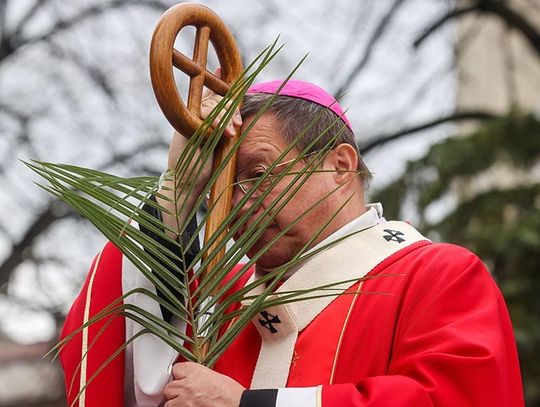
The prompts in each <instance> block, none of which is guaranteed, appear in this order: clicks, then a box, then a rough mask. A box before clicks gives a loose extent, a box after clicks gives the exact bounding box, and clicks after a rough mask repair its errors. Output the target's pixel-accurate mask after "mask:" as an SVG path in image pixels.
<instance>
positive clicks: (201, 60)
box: [150, 4, 243, 279]
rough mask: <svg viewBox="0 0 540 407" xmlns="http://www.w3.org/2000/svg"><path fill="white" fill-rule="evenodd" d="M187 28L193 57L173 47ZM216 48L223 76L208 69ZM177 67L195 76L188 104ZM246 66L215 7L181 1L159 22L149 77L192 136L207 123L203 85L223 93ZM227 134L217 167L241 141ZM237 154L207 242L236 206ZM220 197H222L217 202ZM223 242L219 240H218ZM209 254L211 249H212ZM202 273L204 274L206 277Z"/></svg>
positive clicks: (222, 184)
mask: <svg viewBox="0 0 540 407" xmlns="http://www.w3.org/2000/svg"><path fill="white" fill-rule="evenodd" d="M186 26H194V27H195V28H196V30H197V31H196V36H195V44H194V50H193V59H190V58H188V57H187V56H185V55H184V54H182V53H180V52H179V51H177V50H176V49H175V48H174V42H175V40H176V37H177V36H178V34H179V32H180V30H181V29H182V28H184V27H186ZM209 43H211V44H212V45H213V47H214V49H215V51H216V54H217V57H218V60H219V64H220V66H221V78H219V77H217V76H216V75H214V74H213V73H211V72H209V71H208V70H207V68H206V62H207V52H208V45H209ZM174 68H177V69H180V70H181V71H183V72H184V73H186V74H187V75H188V76H189V77H190V84H189V94H188V100H187V105H186V104H185V103H184V102H183V101H182V98H181V97H180V94H179V92H178V89H177V87H176V82H175V79H174V71H173V70H174ZM242 71H243V67H242V62H241V59H240V54H239V52H238V47H237V45H236V42H235V41H234V38H233V36H232V34H231V32H230V31H229V30H228V29H227V27H226V26H225V24H224V23H223V21H222V20H221V19H220V18H219V17H218V16H217V15H216V14H215V13H214V12H213V11H211V10H210V9H208V8H207V7H204V6H201V5H198V4H178V5H176V6H174V7H172V8H170V9H169V10H168V11H167V12H166V13H165V14H164V15H163V16H162V17H161V19H160V21H159V22H158V24H157V26H156V29H155V31H154V35H153V37H152V43H151V48H150V75H151V79H152V86H153V88H154V93H155V95H156V98H157V100H158V103H159V106H160V107H161V110H162V111H163V113H164V115H165V117H166V118H167V120H168V121H169V123H170V124H171V125H172V126H173V127H174V128H175V129H176V130H177V131H178V132H179V133H181V134H182V135H184V136H186V137H191V136H192V135H193V134H194V133H195V131H196V130H197V129H198V128H199V126H201V125H202V123H203V121H202V120H201V99H202V94H203V87H205V86H206V87H207V88H209V89H211V90H212V91H214V92H215V93H217V94H219V95H222V96H224V95H225V94H226V93H227V91H228V90H229V87H230V86H231V85H232V83H233V82H234V81H235V80H236V79H238V78H239V77H240V75H241V74H242ZM238 131H239V130H237V133H236V136H235V137H224V138H223V139H222V140H221V141H220V143H219V144H218V146H217V148H216V151H215V152H214V162H213V168H214V169H216V168H218V167H219V166H220V165H222V163H223V161H225V157H227V155H228V154H229V153H230V151H231V150H232V149H233V147H234V145H235V143H236V141H237V139H238V136H239V134H238ZM235 167H236V155H234V156H233V158H232V159H230V160H229V161H228V162H227V163H226V166H225V168H224V169H223V171H222V172H221V173H220V175H219V177H218V178H217V180H216V182H215V183H214V185H213V186H212V190H211V202H210V205H209V207H211V208H213V209H212V212H211V214H210V216H209V218H208V220H207V223H206V229H205V243H206V242H207V241H208V240H209V239H210V237H212V236H213V235H214V233H216V230H217V229H218V228H219V226H220V225H221V224H222V223H223V221H224V219H225V218H226V217H227V215H228V214H229V212H230V210H231V202H232V195H233V188H232V184H233V182H234V176H235ZM215 200H218V201H217V202H215ZM215 244H216V245H219V239H218V241H217V242H216V243H215ZM224 251H225V249H224V246H223V249H222V250H221V251H220V252H219V254H218V255H217V256H215V257H214V258H213V261H212V262H211V263H210V265H209V267H208V270H210V273H211V270H212V269H213V268H214V266H215V265H216V264H217V263H218V262H219V261H220V260H221V258H222V257H223V254H224ZM207 252H209V251H207ZM205 277H206V276H205V275H203V276H202V277H201V278H202V279H204V278H205Z"/></svg>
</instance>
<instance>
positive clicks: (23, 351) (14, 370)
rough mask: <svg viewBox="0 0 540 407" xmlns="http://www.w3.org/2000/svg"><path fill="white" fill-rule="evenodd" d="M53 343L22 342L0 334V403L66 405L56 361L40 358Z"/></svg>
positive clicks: (6, 405) (6, 406)
mask: <svg viewBox="0 0 540 407" xmlns="http://www.w3.org/2000/svg"><path fill="white" fill-rule="evenodd" d="M51 346H52V344H51V343H50V342H47V343H37V344H32V345H24V344H20V343H16V342H13V341H11V340H9V339H8V338H6V337H4V336H1V335H0V407H15V406H17V407H38V406H39V407H59V406H64V405H65V401H64V400H65V399H64V385H63V383H64V382H63V375H62V371H61V370H60V367H59V365H58V363H56V362H55V363H53V362H51V360H50V358H47V359H43V355H45V354H46V353H47V352H48V351H49V350H50V349H51Z"/></svg>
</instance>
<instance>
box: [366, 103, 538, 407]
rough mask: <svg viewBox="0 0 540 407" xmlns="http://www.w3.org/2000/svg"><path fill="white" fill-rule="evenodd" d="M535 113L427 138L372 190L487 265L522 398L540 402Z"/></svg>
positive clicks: (392, 208) (388, 206)
mask: <svg viewBox="0 0 540 407" xmlns="http://www.w3.org/2000/svg"><path fill="white" fill-rule="evenodd" d="M539 166H540V118H538V117H536V116H535V115H533V114H531V113H524V112H522V111H520V110H518V109H514V110H512V111H510V112H509V113H508V115H506V116H505V117H502V118H500V119H496V120H492V121H490V122H488V123H486V124H485V125H483V126H481V127H480V128H479V129H478V130H477V131H474V132H473V133H471V134H468V135H466V136H463V137H452V138H448V139H446V140H444V141H441V142H439V143H436V144H435V145H433V146H432V147H431V148H430V149H429V151H428V152H427V154H426V155H425V156H423V157H422V158H420V159H419V160H416V161H411V162H409V163H408V164H407V168H406V170H405V172H404V173H403V175H402V176H401V177H399V178H398V179H397V180H396V181H394V182H393V183H391V184H390V185H388V186H387V187H386V188H385V189H383V190H381V191H379V192H377V193H376V194H375V196H374V199H375V200H380V201H382V202H385V211H386V213H387V215H388V216H389V217H390V218H405V219H407V218H409V219H410V218H412V219H414V222H415V224H416V225H418V226H419V228H420V229H421V230H422V231H423V232H425V233H427V234H428V236H430V237H431V238H433V240H437V241H441V240H442V241H447V242H452V243H456V244H459V245H463V246H465V247H468V248H470V249H471V250H472V251H474V252H475V253H476V254H478V255H479V256H480V257H481V258H482V259H483V260H484V261H485V262H486V264H487V266H488V268H489V269H490V270H491V271H492V273H493V275H494V277H495V279H496V280H497V282H498V283H499V286H500V287H501V290H502V292H503V294H504V296H505V298H506V301H507V304H508V307H509V311H510V314H511V316H512V320H513V323H514V329H515V333H516V339H517V342H518V345H519V354H520V360H521V368H522V373H523V377H524V385H525V390H526V394H527V401H528V405H531V406H532V405H538V403H540V392H539V388H538V383H540V297H539V296H538V293H539V292H540V274H539V273H538V264H540V182H539V179H540V177H539V174H538V170H539V168H540V167H539Z"/></svg>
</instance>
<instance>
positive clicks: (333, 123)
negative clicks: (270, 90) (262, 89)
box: [240, 93, 372, 188]
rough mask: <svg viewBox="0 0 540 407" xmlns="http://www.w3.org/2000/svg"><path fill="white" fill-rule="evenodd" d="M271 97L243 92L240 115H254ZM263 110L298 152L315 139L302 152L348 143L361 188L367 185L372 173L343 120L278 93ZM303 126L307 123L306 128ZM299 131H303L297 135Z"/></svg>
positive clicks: (333, 114)
mask: <svg viewBox="0 0 540 407" xmlns="http://www.w3.org/2000/svg"><path fill="white" fill-rule="evenodd" d="M272 97H273V95H272V94H266V93H253V94H246V95H245V97H244V104H243V105H242V108H241V110H240V113H241V115H242V117H244V118H247V117H250V116H254V115H256V114H257V113H258V112H259V111H260V110H261V109H263V108H264V107H265V106H266V104H267V103H268V101H269V100H270V98H272ZM265 113H271V114H273V115H274V116H275V117H276V118H277V119H278V121H279V123H280V125H281V129H280V130H281V134H282V136H283V139H284V140H285V141H286V142H288V143H293V142H295V141H296V147H297V148H298V149H299V150H300V151H303V150H305V149H306V148H307V147H308V146H309V145H310V144H311V143H313V141H314V140H315V139H317V140H316V141H315V142H314V143H313V144H312V146H311V147H310V149H309V150H310V151H307V152H306V153H310V152H312V151H320V150H323V149H326V148H328V146H329V145H331V146H336V145H338V144H342V143H345V144H349V145H350V146H352V147H353V148H354V150H355V151H356V154H357V156H358V167H357V170H358V171H359V173H360V178H361V180H362V183H363V184H364V188H367V187H368V185H369V181H370V180H371V178H372V174H371V172H370V171H369V169H368V167H367V166H366V164H365V163H364V160H363V159H362V156H361V155H360V150H359V149H358V145H357V144H356V140H355V137H354V133H353V132H352V130H351V129H350V128H349V127H348V126H346V125H345V123H344V122H343V121H341V120H336V118H337V116H336V114H335V113H334V112H332V111H331V110H330V109H328V108H326V107H323V106H321V105H319V104H317V103H313V102H310V101H308V100H304V99H299V98H295V97H290V96H282V95H278V96H277V97H276V98H275V99H274V101H273V102H272V104H271V105H270V106H269V107H268V109H267V110H266V112H265ZM306 125H309V129H308V130H307V131H305V129H306ZM302 131H305V133H304V134H303V135H302V136H301V137H299V134H300V133H301V132H302Z"/></svg>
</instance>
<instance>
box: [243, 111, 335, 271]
mask: <svg viewBox="0 0 540 407" xmlns="http://www.w3.org/2000/svg"><path fill="white" fill-rule="evenodd" d="M251 121H252V118H248V119H246V120H244V124H243V129H246V128H247V126H248V125H249V124H250V123H251ZM287 147H288V146H287V143H286V142H285V141H284V140H283V138H282V137H281V134H280V125H279V123H278V121H277V119H276V118H275V116H273V115H272V114H265V115H263V116H262V117H261V118H260V119H259V120H258V121H257V123H256V124H255V125H254V126H253V128H252V129H251V130H250V132H249V134H248V135H247V137H246V139H245V140H244V142H243V143H242V145H241V146H240V149H239V151H238V164H237V174H240V173H242V172H244V171H248V172H249V171H250V169H251V168H253V167H256V166H259V165H261V164H262V165H264V166H266V167H269V166H270V165H272V164H273V163H274V162H276V161H277V160H278V158H279V156H280V155H281V154H282V152H283V151H284V150H285V149H287ZM298 154H299V152H298V151H297V150H296V149H292V150H291V151H290V152H289V153H288V154H287V155H286V156H285V157H284V158H283V159H282V160H280V162H284V161H287V160H291V159H294V158H295V157H297V156H298ZM306 165H307V164H306V162H305V161H304V160H299V161H298V162H297V163H296V164H295V165H294V167H292V169H291V170H290V172H298V171H301V170H302V169H304V168H305V166H306ZM321 165H322V166H324V162H323V164H321ZM286 167H287V165H284V166H280V167H279V168H278V169H276V170H275V172H276V174H278V173H280V172H281V171H285V170H286ZM319 169H320V168H317V169H315V170H319ZM331 174H332V173H328V172H315V173H312V174H311V175H309V178H308V179H307V181H306V182H305V184H303V185H302V186H301V187H300V188H299V189H298V191H297V192H295V193H294V195H293V196H292V198H291V199H290V201H289V202H287V204H286V205H285V206H284V207H282V208H280V207H281V205H280V202H278V205H277V206H276V207H275V208H276V209H275V210H273V214H272V217H273V220H272V222H271V223H270V224H269V226H268V228H267V229H266V230H265V231H264V232H263V234H262V236H261V237H260V238H259V240H258V241H257V242H256V243H255V244H254V246H253V247H251V248H250V250H249V251H248V256H249V257H253V256H254V255H255V254H256V253H257V252H258V251H259V250H260V249H261V248H263V247H264V246H265V245H266V244H267V243H269V242H270V241H271V240H272V238H274V237H275V236H276V235H277V234H279V233H280V232H282V231H283V230H285V229H286V228H287V227H288V226H289V225H291V224H292V223H293V222H294V221H295V220H297V219H298V218H299V217H300V216H302V215H304V214H305V213H306V212H308V210H309V209H310V208H312V207H313V206H314V205H315V204H316V203H317V202H319V201H320V200H321V199H322V198H323V197H324V196H325V195H326V194H327V193H328V192H329V191H331V190H332V189H334V188H335V187H336V184H335V183H334V181H333V177H332V175H331ZM294 178H295V175H290V176H285V177H284V178H283V179H282V180H281V181H279V182H277V183H275V185H273V186H272V188H271V191H270V193H269V194H268V196H267V197H265V198H264V200H263V202H262V203H261V205H258V206H257V207H256V208H255V210H254V212H253V214H252V215H251V216H250V218H249V220H248V222H247V224H246V225H244V226H243V227H242V229H241V230H240V232H239V233H238V235H237V236H236V238H238V237H239V236H240V235H242V233H243V231H244V230H245V227H247V226H249V225H251V224H252V223H253V222H254V221H255V220H256V219H260V218H261V216H263V211H264V210H265V209H266V208H268V207H269V206H270V205H272V204H274V203H275V202H276V201H277V200H278V196H279V195H280V193H281V192H283V191H284V189H285V188H286V187H287V185H288V184H290V183H291V182H293V180H294ZM295 185H298V183H295ZM293 191H294V188H293ZM243 196H244V193H243V192H242V191H241V189H240V188H239V187H236V188H235V192H234V199H233V204H234V205H238V202H239V201H240V199H241V198H243ZM333 201H334V200H332V199H331V198H330V199H325V200H324V201H322V203H320V204H318V205H317V206H316V207H314V208H313V209H311V211H309V212H308V213H307V215H305V216H304V217H303V218H302V219H301V220H300V221H299V222H298V223H297V224H296V225H294V226H293V227H291V228H290V229H289V230H288V231H287V232H286V233H285V234H284V235H283V236H282V237H281V238H280V239H279V240H278V241H277V242H275V243H274V244H273V245H272V246H271V248H270V249H269V250H267V251H266V253H265V254H264V255H263V256H262V257H261V258H260V259H259V260H257V265H258V266H259V267H261V268H262V269H271V268H274V267H277V266H280V265H282V264H284V263H286V262H287V261H289V260H290V259H291V258H292V257H293V256H294V255H295V254H297V253H298V251H299V250H300V249H301V248H302V247H303V246H304V245H305V244H306V243H307V242H309V241H310V240H311V239H312V238H313V236H314V235H315V234H317V231H318V230H319V229H320V227H321V226H322V225H324V224H325V222H326V221H327V220H328V219H329V217H331V216H332V215H333V213H334V212H335V209H333V208H334V207H335V206H336V205H335V204H333V203H332V202H333ZM253 202H254V199H250V200H249V201H248V202H247V203H246V204H245V205H244V207H243V208H242V210H241V212H240V215H242V214H244V213H245V211H246V210H247V209H248V208H250V207H251V206H252V205H253ZM281 202H283V200H281ZM324 237H326V236H321V237H320V238H319V239H317V242H318V241H320V240H322V238H324Z"/></svg>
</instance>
